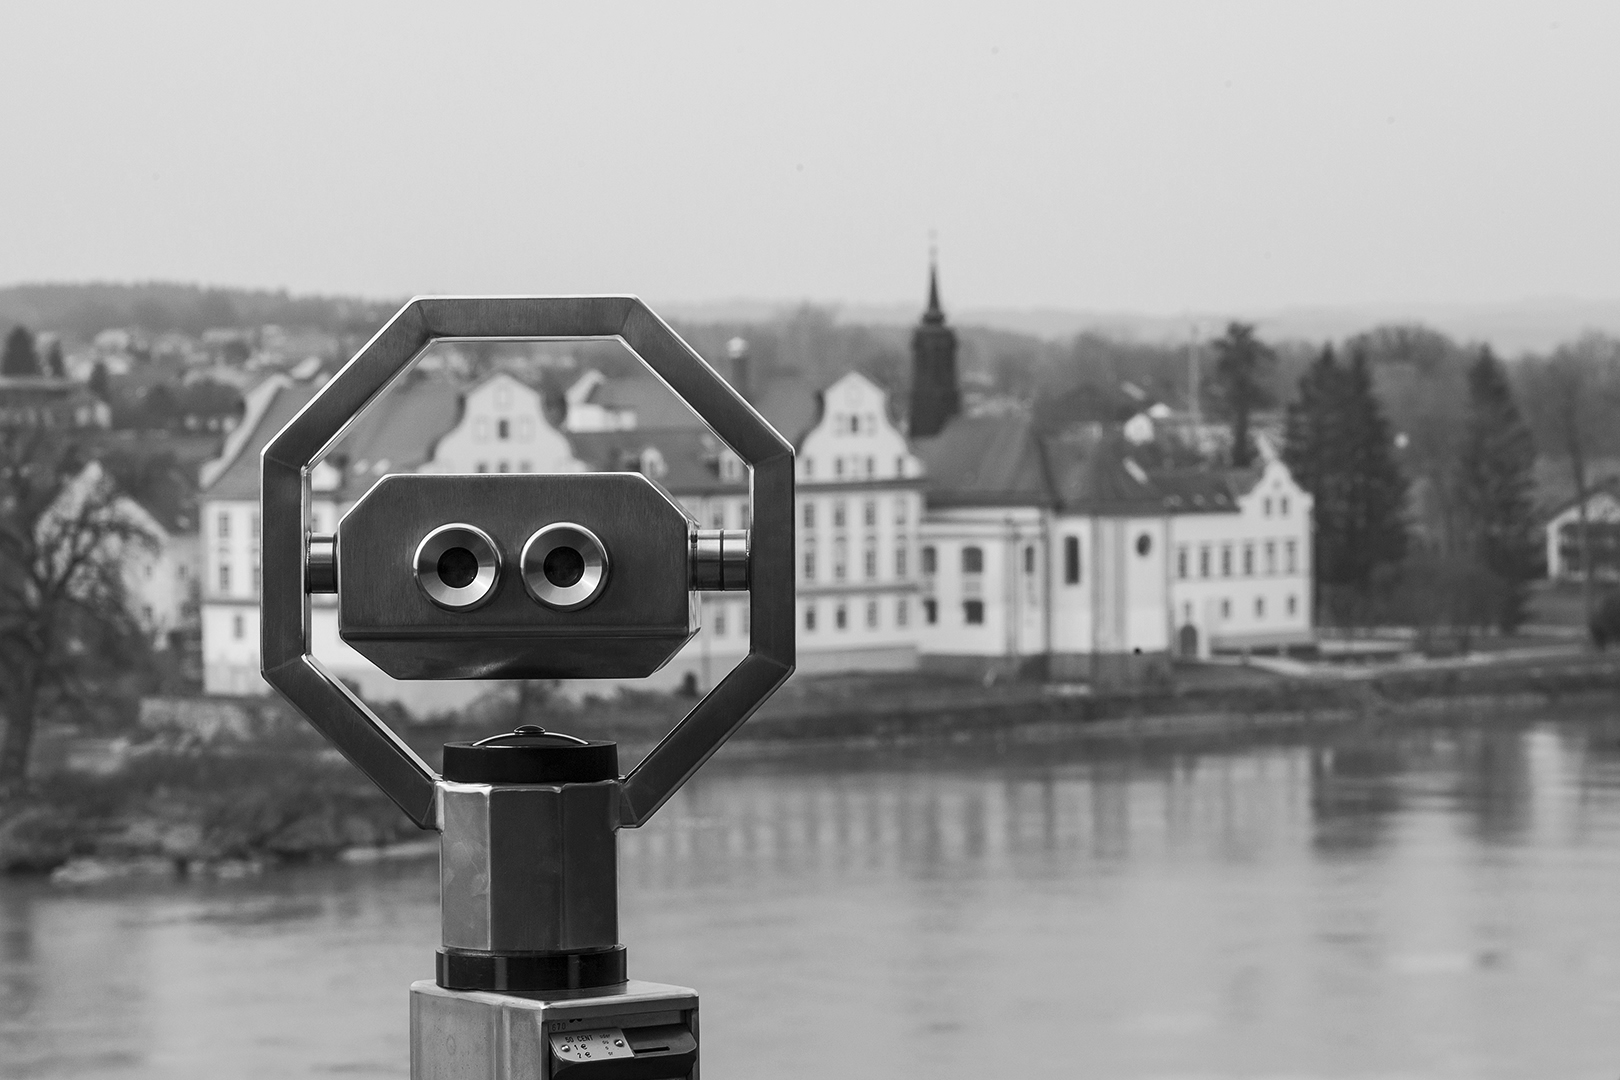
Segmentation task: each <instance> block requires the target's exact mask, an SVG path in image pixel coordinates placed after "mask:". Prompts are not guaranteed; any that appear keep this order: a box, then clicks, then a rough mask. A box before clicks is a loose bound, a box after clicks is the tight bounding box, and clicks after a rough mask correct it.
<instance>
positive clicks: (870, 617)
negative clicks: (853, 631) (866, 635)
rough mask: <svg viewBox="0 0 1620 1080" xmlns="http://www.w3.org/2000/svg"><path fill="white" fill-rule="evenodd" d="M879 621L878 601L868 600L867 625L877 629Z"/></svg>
mask: <svg viewBox="0 0 1620 1080" xmlns="http://www.w3.org/2000/svg"><path fill="white" fill-rule="evenodd" d="M877 622H878V620H877V601H876V600H868V601H867V602H866V625H867V626H868V627H870V628H871V629H873V630H876V629H877Z"/></svg>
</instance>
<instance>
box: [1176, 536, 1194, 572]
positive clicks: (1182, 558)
mask: <svg viewBox="0 0 1620 1080" xmlns="http://www.w3.org/2000/svg"><path fill="white" fill-rule="evenodd" d="M1191 562H1192V560H1191V559H1189V558H1188V557H1187V545H1186V544H1182V545H1181V546H1180V547H1178V548H1176V577H1178V578H1180V579H1181V580H1183V581H1186V580H1187V571H1188V569H1189V565H1190V563H1191Z"/></svg>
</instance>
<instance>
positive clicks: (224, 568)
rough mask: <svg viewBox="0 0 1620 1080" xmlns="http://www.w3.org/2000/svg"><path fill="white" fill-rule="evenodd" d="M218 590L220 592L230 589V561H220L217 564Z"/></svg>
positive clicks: (226, 591)
mask: <svg viewBox="0 0 1620 1080" xmlns="http://www.w3.org/2000/svg"><path fill="white" fill-rule="evenodd" d="M219 591H220V592H222V593H228V592H230V591H231V564H230V563H225V562H222V563H220V564H219Z"/></svg>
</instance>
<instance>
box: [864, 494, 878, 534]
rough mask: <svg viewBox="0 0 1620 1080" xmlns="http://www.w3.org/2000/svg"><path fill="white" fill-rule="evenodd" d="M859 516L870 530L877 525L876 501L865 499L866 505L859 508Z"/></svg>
mask: <svg viewBox="0 0 1620 1080" xmlns="http://www.w3.org/2000/svg"><path fill="white" fill-rule="evenodd" d="M861 515H862V516H863V517H864V518H865V519H866V527H867V528H868V529H870V528H871V527H872V526H874V525H876V524H877V500H876V499H867V500H866V505H865V506H863V507H862V508H861Z"/></svg>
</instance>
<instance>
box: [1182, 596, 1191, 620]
mask: <svg viewBox="0 0 1620 1080" xmlns="http://www.w3.org/2000/svg"><path fill="white" fill-rule="evenodd" d="M1181 621H1182V622H1184V623H1190V622H1192V601H1190V600H1189V601H1188V602H1187V603H1185V604H1182V605H1181Z"/></svg>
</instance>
